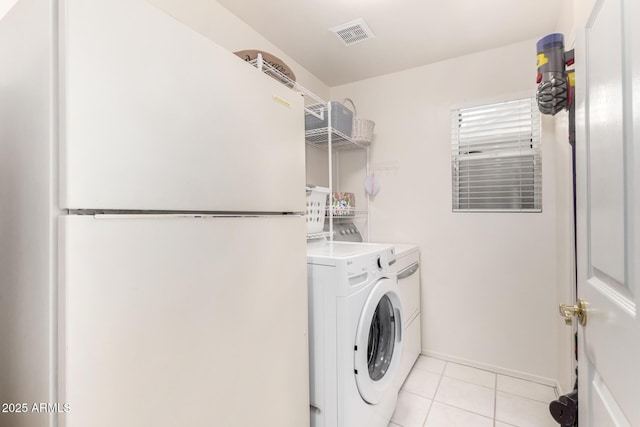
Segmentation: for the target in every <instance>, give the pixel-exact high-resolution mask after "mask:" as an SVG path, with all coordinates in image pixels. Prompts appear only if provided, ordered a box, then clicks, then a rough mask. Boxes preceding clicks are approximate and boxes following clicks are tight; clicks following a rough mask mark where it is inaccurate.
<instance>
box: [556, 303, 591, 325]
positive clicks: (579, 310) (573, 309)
mask: <svg viewBox="0 0 640 427" xmlns="http://www.w3.org/2000/svg"><path fill="white" fill-rule="evenodd" d="M560 316H562V317H563V318H564V323H566V324H567V325H569V326H571V325H573V318H574V317H577V318H578V321H579V322H580V324H581V325H582V326H585V325H586V324H587V304H586V303H585V302H584V301H583V300H582V299H578V303H577V304H576V305H566V304H560Z"/></svg>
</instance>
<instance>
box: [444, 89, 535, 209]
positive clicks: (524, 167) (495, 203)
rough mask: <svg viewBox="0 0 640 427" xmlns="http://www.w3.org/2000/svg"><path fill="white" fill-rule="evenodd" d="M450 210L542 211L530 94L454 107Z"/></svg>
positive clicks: (532, 103) (533, 101)
mask: <svg viewBox="0 0 640 427" xmlns="http://www.w3.org/2000/svg"><path fill="white" fill-rule="evenodd" d="M451 143H452V157H451V163H452V165H451V166H452V175H453V210H454V211H494V212H495V211H516V212H541V211H542V165H541V159H540V113H539V112H538V108H537V105H536V100H535V98H526V99H519V100H515V101H507V102H500V103H496V104H490V105H482V106H478V107H471V108H462V109H458V110H454V111H453V114H452V125H451Z"/></svg>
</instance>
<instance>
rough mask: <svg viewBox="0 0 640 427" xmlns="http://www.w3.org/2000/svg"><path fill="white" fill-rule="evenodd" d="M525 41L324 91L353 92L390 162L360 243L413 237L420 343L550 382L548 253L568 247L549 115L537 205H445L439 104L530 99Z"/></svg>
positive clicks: (531, 52)
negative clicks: (486, 209)
mask: <svg viewBox="0 0 640 427" xmlns="http://www.w3.org/2000/svg"><path fill="white" fill-rule="evenodd" d="M536 41H537V40H530V41H527V42H523V43H519V44H515V45H511V46H506V47H503V48H500V49H495V50H490V51H486V52H479V53H476V54H472V55H468V56H465V57H460V58H456V59H452V60H448V61H444V62H440V63H437V64H432V65H428V66H424V67H419V68H415V69H411V70H407V71H403V72H399V73H394V74H390V75H385V76H381V77H377V78H372V79H369V80H364V81H360V82H356V83H352V84H348V85H344V86H339V87H335V88H332V90H331V96H332V98H333V99H342V98H344V97H346V96H348V97H351V98H353V99H354V100H355V101H356V103H357V104H358V107H359V112H360V113H361V115H362V116H363V117H366V118H369V119H373V120H375V121H376V137H375V140H374V142H373V144H372V148H371V163H372V166H373V168H374V169H375V168H376V165H380V164H382V163H386V162H393V163H392V164H395V165H397V168H396V169H395V170H391V171H387V172H385V171H382V170H380V171H379V173H378V175H379V177H380V180H381V184H382V190H381V191H380V193H379V194H378V195H377V196H376V197H375V199H373V200H372V201H371V218H372V219H371V222H372V224H371V226H372V239H371V240H372V241H384V242H403V243H415V244H418V245H419V246H420V249H421V254H422V255H421V257H422V263H423V268H422V310H423V311H422V348H423V352H425V353H428V354H433V355H441V356H445V357H447V358H452V359H456V360H462V361H469V362H473V363H474V364H477V365H480V366H486V367H495V368H498V370H502V371H508V372H512V373H519V374H523V375H524V376H528V377H532V378H537V379H539V380H543V381H545V380H549V381H550V380H553V381H555V380H556V379H557V378H558V376H559V356H558V353H557V349H558V328H557V323H558V320H559V317H558V314H557V304H558V288H559V287H561V286H566V283H564V282H563V283H560V282H561V281H564V278H563V277H561V276H562V274H561V273H560V271H561V270H562V269H565V266H560V265H559V261H558V259H560V260H561V261H560V262H563V263H564V262H566V253H564V252H565V251H566V250H567V248H566V245H568V243H567V242H565V241H563V239H566V238H567V237H566V232H565V230H564V229H562V227H564V223H563V222H562V221H559V219H558V218H559V216H562V217H563V218H564V217H565V216H566V212H564V210H565V209H566V206H565V205H566V204H565V203H559V202H558V197H566V192H565V190H563V192H562V193H559V192H558V188H564V187H565V186H566V185H567V183H566V182H565V181H566V174H565V173H563V172H562V171H563V170H564V168H566V167H568V166H567V165H566V164H565V160H566V159H564V158H559V157H558V150H556V148H555V146H554V145H555V144H556V141H555V133H554V132H555V130H554V121H553V120H552V119H550V118H547V117H544V118H543V129H544V131H543V138H542V139H543V140H542V151H543V212H542V213H525V214H518V213H453V212H452V210H451V203H452V202H451V197H452V191H451V166H450V162H451V139H450V138H451V137H450V134H451V133H450V126H451V125H450V109H451V108H452V107H453V106H456V105H460V104H469V103H475V102H483V101H492V100H496V99H499V98H501V97H509V96H512V95H514V94H515V95H516V96H517V95H522V94H523V92H524V93H526V94H529V95H531V96H533V95H534V94H535V88H536V84H535V76H536V50H535V49H536V48H535V43H536ZM347 163H348V160H347V158H346V157H343V159H342V166H343V168H352V169H358V168H362V162H358V161H356V160H354V161H353V162H352V164H351V165H348V164H347ZM559 172H561V173H559ZM342 175H343V176H344V174H342ZM347 181H348V179H343V180H342V182H341V184H342V185H341V190H348V189H349V188H351V189H352V190H358V191H360V190H361V188H362V182H361V181H360V178H357V179H354V180H353V181H352V182H347ZM560 252H562V256H560ZM559 256H560V258H559ZM563 271H564V270H563ZM566 358H567V357H565V359H566Z"/></svg>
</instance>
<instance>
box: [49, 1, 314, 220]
mask: <svg viewBox="0 0 640 427" xmlns="http://www.w3.org/2000/svg"><path fill="white" fill-rule="evenodd" d="M61 4H62V9H61V10H62V12H61V16H62V19H61V25H60V44H61V59H60V67H61V88H60V95H61V121H62V124H61V146H62V151H61V163H62V166H63V167H62V168H61V178H62V180H61V181H62V182H61V184H62V189H61V190H62V191H61V199H62V200H61V204H62V207H63V208H71V209H136V210H137V209H143V210H188V211H193V210H196V211H244V212H248V211H256V212H265V211H269V212H302V211H304V207H305V192H304V188H303V186H304V183H305V173H304V167H305V154H304V112H303V99H302V96H301V95H299V94H297V93H295V92H293V91H292V90H291V89H289V88H288V87H286V86H284V85H282V84H280V83H279V82H277V81H276V80H274V79H273V78H271V77H269V76H267V75H264V74H262V73H260V72H258V70H256V69H255V68H253V67H251V66H250V65H248V64H246V63H244V61H243V60H241V59H240V58H238V57H236V56H235V55H233V54H232V53H231V52H228V51H227V50H225V49H223V48H222V47H220V46H218V45H217V44H215V43H214V42H212V41H211V40H209V39H207V38H205V37H204V36H202V35H200V34H199V33H196V32H195V31H193V30H192V29H190V28H188V27H187V26H185V25H183V24H181V23H180V22H178V21H177V20H175V19H174V18H172V17H171V16H169V15H167V14H166V13H165V12H163V11H161V10H160V9H158V8H156V7H155V6H153V5H151V4H149V3H147V2H146V1H144V0H62V1H61Z"/></svg>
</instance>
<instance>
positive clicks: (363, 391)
mask: <svg viewBox="0 0 640 427" xmlns="http://www.w3.org/2000/svg"><path fill="white" fill-rule="evenodd" d="M394 263H395V249H394V247H393V246H392V245H386V244H367V243H351V242H327V241H321V242H312V243H309V244H308V247H307V279H308V285H309V293H308V295H309V334H310V335H309V342H310V349H309V351H310V396H311V426H312V427H387V426H388V424H389V421H390V419H391V416H392V415H393V411H394V409H395V404H396V401H397V397H398V381H397V375H398V372H399V368H400V362H401V357H402V347H403V335H402V331H403V319H402V306H401V302H400V292H399V288H398V283H397V280H396V276H395V274H394V273H393V272H392V270H391V268H390V266H391V265H392V264H394Z"/></svg>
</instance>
